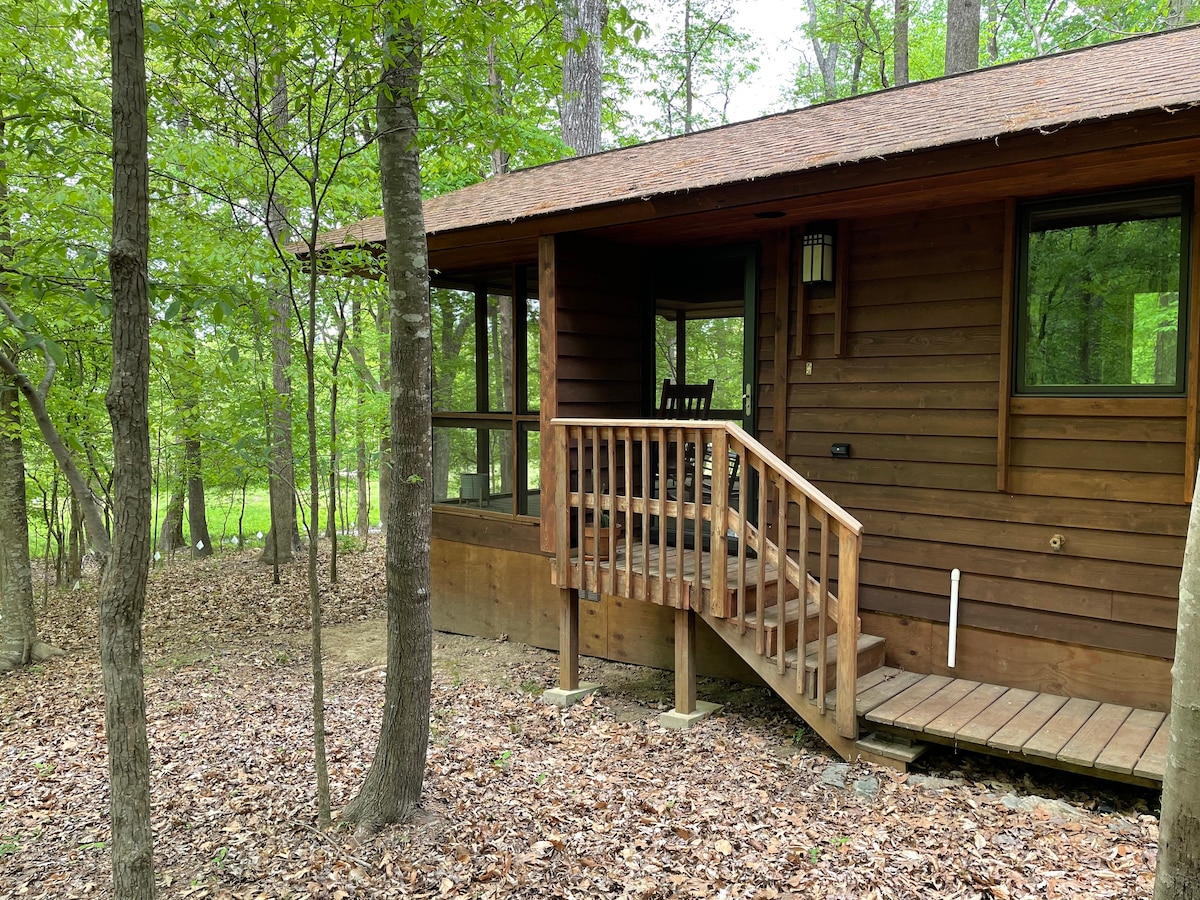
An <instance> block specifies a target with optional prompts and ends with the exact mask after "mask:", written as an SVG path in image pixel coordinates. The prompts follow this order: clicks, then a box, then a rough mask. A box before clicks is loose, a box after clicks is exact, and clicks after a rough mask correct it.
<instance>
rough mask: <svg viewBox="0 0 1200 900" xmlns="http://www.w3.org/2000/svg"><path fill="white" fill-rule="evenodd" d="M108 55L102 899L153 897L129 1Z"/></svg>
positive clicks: (145, 475) (140, 206)
mask: <svg viewBox="0 0 1200 900" xmlns="http://www.w3.org/2000/svg"><path fill="white" fill-rule="evenodd" d="M108 9H109V40H110V43H111V47H112V111H113V235H112V248H111V249H110V251H109V256H108V262H109V274H110V278H111V281H112V346H113V369H112V378H111V380H110V382H109V387H108V393H107V394H106V396H105V403H106V405H107V406H108V414H109V419H110V421H111V422H112V429H113V469H114V475H113V507H114V528H113V536H114V539H113V542H112V558H111V560H110V562H109V564H108V565H107V566H106V567H105V570H104V577H103V578H102V580H101V582H100V664H101V671H102V677H103V681H104V725H105V734H106V736H107V739H108V772H109V796H110V801H109V802H110V809H111V814H112V872H113V895H114V896H116V897H120V898H122V900H146V898H152V897H153V896H154V844H153V834H152V832H151V829H150V748H149V745H148V743H147V740H146V696H145V690H144V687H143V682H142V613H143V610H144V608H145V603H146V578H147V574H148V570H149V564H150V493H151V491H150V487H151V478H150V476H151V458H150V423H149V420H148V418H147V408H148V406H147V400H148V393H149V383H150V304H149V299H148V284H147V279H148V274H147V259H148V256H149V244H150V238H149V235H150V228H149V218H150V214H149V185H148V181H149V174H148V170H149V163H148V156H147V143H146V140H147V139H146V130H147V126H146V60H145V48H144V41H143V30H142V28H143V25H142V4H141V0H109V4H108Z"/></svg>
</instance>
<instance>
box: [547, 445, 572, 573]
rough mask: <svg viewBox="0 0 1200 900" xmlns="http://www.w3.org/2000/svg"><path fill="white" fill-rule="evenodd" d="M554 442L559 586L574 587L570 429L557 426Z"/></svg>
mask: <svg viewBox="0 0 1200 900" xmlns="http://www.w3.org/2000/svg"><path fill="white" fill-rule="evenodd" d="M551 434H552V436H551V440H553V441H554V459H555V463H556V465H555V467H554V469H555V476H554V479H555V485H554V487H555V495H556V496H557V498H558V503H559V509H557V510H556V511H555V512H556V515H555V517H554V555H555V562H556V564H557V567H558V586H559V587H560V588H567V587H573V585H572V584H571V582H570V571H571V568H570V564H571V546H570V545H571V521H570V515H571V495H570V494H569V493H568V489H569V487H570V484H571V473H570V472H569V471H568V470H567V467H568V466H569V465H570V457H571V454H570V453H569V452H568V448H569V447H570V441H569V440H568V434H569V429H567V428H566V427H565V426H562V425H558V426H555V428H554V430H553V432H552V433H551Z"/></svg>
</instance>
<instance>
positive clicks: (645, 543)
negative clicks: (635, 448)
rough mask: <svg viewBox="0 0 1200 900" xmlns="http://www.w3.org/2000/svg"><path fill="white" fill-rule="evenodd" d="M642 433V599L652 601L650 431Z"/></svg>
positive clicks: (639, 544)
mask: <svg viewBox="0 0 1200 900" xmlns="http://www.w3.org/2000/svg"><path fill="white" fill-rule="evenodd" d="M640 433H641V435H642V519H641V525H642V529H641V534H642V536H641V539H640V540H639V541H638V546H639V547H640V548H641V551H642V600H643V601H644V602H646V603H649V602H650V586H651V584H652V582H651V580H650V507H651V499H650V495H651V487H650V475H651V472H650V431H649V429H646V428H643V429H641V430H640Z"/></svg>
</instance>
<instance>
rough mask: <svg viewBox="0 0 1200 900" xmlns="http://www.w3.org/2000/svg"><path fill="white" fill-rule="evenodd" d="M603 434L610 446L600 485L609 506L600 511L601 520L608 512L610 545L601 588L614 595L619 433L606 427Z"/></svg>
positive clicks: (602, 498) (608, 541)
mask: <svg viewBox="0 0 1200 900" xmlns="http://www.w3.org/2000/svg"><path fill="white" fill-rule="evenodd" d="M603 434H604V435H605V436H606V440H605V445H607V447H608V471H607V477H605V478H603V479H601V481H600V487H601V494H602V497H601V500H602V501H603V502H606V503H607V504H608V508H607V509H606V510H604V511H603V512H601V513H600V520H601V521H604V515H605V513H607V514H608V538H607V543H608V546H607V547H605V548H604V551H605V557H606V559H607V560H608V568H607V570H605V571H604V573H603V574H604V575H605V579H604V582H605V588H606V589H605V588H602V589H601V590H603V591H604V593H606V594H608V595H609V596H612V595H613V594H615V593H616V592H617V525H618V521H617V503H616V494H617V487H616V480H617V444H616V439H617V433H616V431H615V430H614V429H612V428H605V429H604V432H603Z"/></svg>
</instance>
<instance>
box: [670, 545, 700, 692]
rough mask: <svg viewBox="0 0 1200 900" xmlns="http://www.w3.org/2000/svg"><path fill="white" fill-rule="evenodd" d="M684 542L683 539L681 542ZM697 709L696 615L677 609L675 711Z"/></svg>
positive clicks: (688, 610) (687, 610) (686, 610)
mask: <svg viewBox="0 0 1200 900" xmlns="http://www.w3.org/2000/svg"><path fill="white" fill-rule="evenodd" d="M680 543H681V544H682V541H681V542H680ZM695 711H696V616H695V614H694V613H693V612H692V611H691V610H690V609H677V610H675V712H677V713H683V714H684V715H690V714H691V713H694V712H695Z"/></svg>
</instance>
